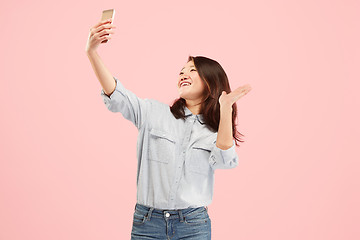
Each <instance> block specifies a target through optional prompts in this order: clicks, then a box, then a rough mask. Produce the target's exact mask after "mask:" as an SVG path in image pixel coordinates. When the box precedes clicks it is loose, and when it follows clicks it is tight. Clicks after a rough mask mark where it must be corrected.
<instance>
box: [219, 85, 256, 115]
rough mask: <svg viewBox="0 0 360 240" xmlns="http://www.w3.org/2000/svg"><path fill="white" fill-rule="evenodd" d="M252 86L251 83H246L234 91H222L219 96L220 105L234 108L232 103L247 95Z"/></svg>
mask: <svg viewBox="0 0 360 240" xmlns="http://www.w3.org/2000/svg"><path fill="white" fill-rule="evenodd" d="M250 90H251V86H250V84H245V85H243V86H241V87H238V88H237V89H235V90H234V91H232V92H230V93H226V92H225V91H222V93H221V95H220V97H219V103H220V107H229V108H231V109H232V105H233V104H234V103H235V102H236V101H237V100H239V99H240V98H241V97H243V96H245V94H247V93H248V92H250Z"/></svg>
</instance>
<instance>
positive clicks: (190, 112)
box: [86, 19, 251, 239]
mask: <svg viewBox="0 0 360 240" xmlns="http://www.w3.org/2000/svg"><path fill="white" fill-rule="evenodd" d="M112 28H115V26H114V25H113V24H111V19H110V20H107V21H106V20H105V21H102V22H99V23H98V24H96V25H95V26H93V27H92V28H91V29H90V33H89V38H88V42H87V46H86V52H87V55H88V57H89V60H90V62H91V64H92V67H93V69H94V71H95V73H96V76H97V78H98V79H99V81H100V84H101V85H102V90H101V96H102V98H103V100H104V103H105V105H106V106H107V108H108V109H109V110H110V111H112V112H120V113H121V114H122V115H123V117H125V118H126V119H128V120H130V121H131V122H132V123H133V124H134V125H135V126H136V127H137V128H138V131H139V135H138V141H137V158H138V160H137V163H138V165H137V203H136V204H135V209H134V215H133V226H132V231H131V239H144V238H146V239H148V238H154V239H170V238H171V239H211V220H210V217H209V215H208V211H207V210H208V208H207V205H209V204H210V203H211V202H212V196H213V186H214V170H215V169H219V168H221V169H230V168H234V167H236V166H237V165H238V156H237V154H236V151H235V145H238V143H237V142H238V141H240V142H243V141H241V140H240V138H239V137H238V135H242V134H240V133H239V132H237V131H236V127H235V119H236V113H237V112H236V103H235V102H236V101H237V100H238V99H239V98H240V97H242V96H244V95H245V94H246V93H247V92H249V91H250V90H251V87H250V85H248V84H247V85H244V86H242V87H239V88H238V89H236V90H235V91H233V92H231V90H230V86H229V82H228V79H227V76H226V74H225V72H224V70H223V68H222V67H221V66H220V64H219V63H217V62H216V61H214V60H211V59H209V58H206V57H202V56H197V57H192V56H189V59H188V61H187V63H186V64H185V65H184V68H183V69H181V72H180V73H179V79H178V81H177V86H178V91H179V98H178V99H177V100H176V101H174V103H173V105H172V106H171V107H169V106H168V105H166V104H164V103H161V102H159V101H157V100H154V99H142V98H139V97H137V96H136V95H135V94H134V93H133V92H131V91H129V90H128V89H126V88H125V87H124V85H123V84H122V83H121V82H120V81H119V80H118V79H117V78H116V77H113V76H112V75H111V73H110V72H109V71H108V70H107V68H106V67H105V65H104V64H103V62H102V61H101V59H100V57H99V55H98V54H97V52H96V48H97V47H98V45H99V44H100V42H102V41H103V40H105V39H110V37H109V36H108V35H104V34H109V33H111V34H113V33H114V31H113V30H111V29H112Z"/></svg>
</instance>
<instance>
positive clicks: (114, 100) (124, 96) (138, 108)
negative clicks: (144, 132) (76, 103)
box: [101, 77, 151, 129]
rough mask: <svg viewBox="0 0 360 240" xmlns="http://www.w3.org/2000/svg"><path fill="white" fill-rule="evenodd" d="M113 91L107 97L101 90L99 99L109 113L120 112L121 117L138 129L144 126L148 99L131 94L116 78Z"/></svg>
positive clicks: (148, 104)
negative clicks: (100, 98)
mask: <svg viewBox="0 0 360 240" xmlns="http://www.w3.org/2000/svg"><path fill="white" fill-rule="evenodd" d="M113 78H114V79H115V82H116V87H115V90H114V91H113V92H112V93H111V94H110V95H109V96H107V95H106V94H105V92H104V89H101V97H102V99H103V101H104V103H105V105H106V107H107V108H108V109H109V110H110V111H111V112H120V113H121V114H122V115H123V117H124V118H125V119H127V120H129V121H131V122H132V123H133V124H134V125H135V126H136V127H137V128H138V129H139V128H141V126H142V125H143V124H144V122H145V120H146V118H147V116H146V115H147V113H148V109H149V106H150V104H151V103H150V101H149V99H142V98H139V97H137V96H136V95H135V94H134V93H133V92H131V91H130V90H128V89H126V88H125V87H124V85H123V84H122V83H121V82H120V81H119V80H118V79H117V78H116V77H113Z"/></svg>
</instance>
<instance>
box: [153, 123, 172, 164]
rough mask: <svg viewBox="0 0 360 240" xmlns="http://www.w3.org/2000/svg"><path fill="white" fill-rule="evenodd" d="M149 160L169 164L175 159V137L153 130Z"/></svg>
mask: <svg viewBox="0 0 360 240" xmlns="http://www.w3.org/2000/svg"><path fill="white" fill-rule="evenodd" d="M149 133H150V134H149V149H148V156H149V160H151V161H157V162H162V163H169V162H170V161H174V159H175V143H176V142H175V137H174V136H173V135H172V134H170V133H168V132H165V131H162V130H158V129H155V128H153V129H151V130H150V132H149Z"/></svg>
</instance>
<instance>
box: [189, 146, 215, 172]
mask: <svg viewBox="0 0 360 240" xmlns="http://www.w3.org/2000/svg"><path fill="white" fill-rule="evenodd" d="M213 147H214V146H213V144H201V143H200V144H199V143H197V144H194V145H193V146H192V148H191V156H190V162H189V170H190V171H191V172H194V173H198V174H202V175H206V176H208V175H209V174H210V173H211V166H210V163H209V158H210V154H211V150H212V149H213Z"/></svg>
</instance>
